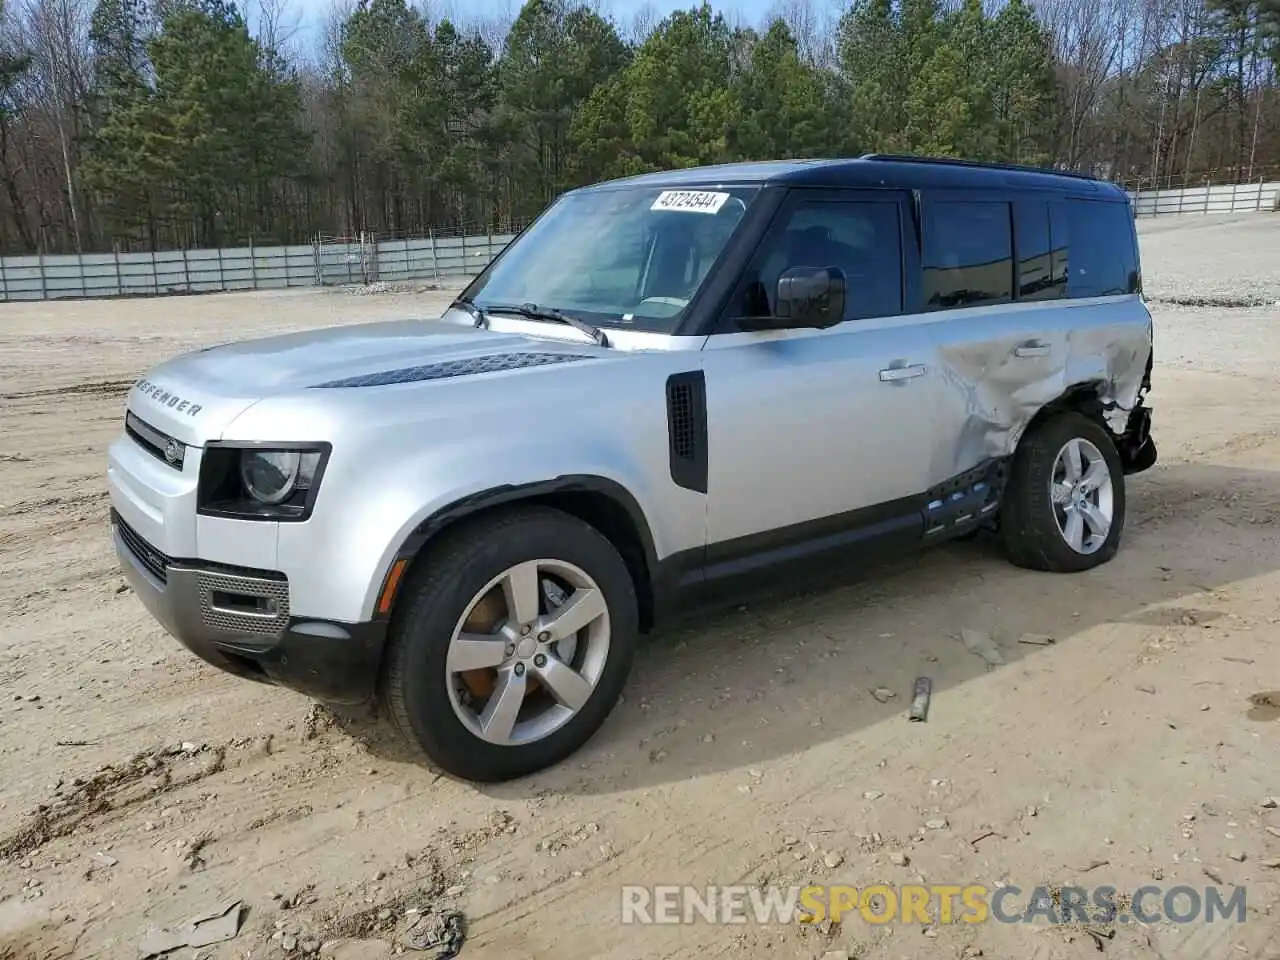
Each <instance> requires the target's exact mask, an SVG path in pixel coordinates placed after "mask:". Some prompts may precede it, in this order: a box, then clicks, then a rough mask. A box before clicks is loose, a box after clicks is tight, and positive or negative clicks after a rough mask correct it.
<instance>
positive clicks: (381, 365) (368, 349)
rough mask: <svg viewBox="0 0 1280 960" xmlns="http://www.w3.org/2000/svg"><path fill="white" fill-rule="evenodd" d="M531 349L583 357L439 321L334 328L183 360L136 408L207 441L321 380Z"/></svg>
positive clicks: (557, 346) (139, 397)
mask: <svg viewBox="0 0 1280 960" xmlns="http://www.w3.org/2000/svg"><path fill="white" fill-rule="evenodd" d="M566 347H568V349H566ZM530 349H533V350H536V351H538V353H540V354H549V353H555V354H564V353H568V354H570V355H573V354H575V353H577V354H578V355H581V353H580V352H579V351H574V350H573V349H572V345H566V344H564V343H561V342H558V341H548V340H534V339H532V338H528V337H523V336H517V335H510V334H498V333H491V332H489V331H487V330H480V329H475V328H472V327H463V326H459V325H458V324H454V323H445V322H441V321H436V320H395V321H389V322H384V323H370V324H357V325H352V326H339V327H327V328H325V329H321V330H307V331H302V332H299V333H290V334H283V335H281V336H276V337H265V338H263V339H260V340H245V341H241V342H238V343H228V344H224V345H222V346H215V347H206V348H205V349H203V350H197V351H196V352H194V353H188V354H184V355H183V356H180V357H176V358H174V359H173V360H170V361H168V362H166V363H163V364H161V365H160V366H158V367H156V368H155V369H153V370H151V371H150V372H149V373H147V374H146V375H145V376H144V377H143V378H142V379H141V380H139V381H138V382H137V383H136V384H134V386H133V389H132V390H131V391H130V393H129V409H131V410H132V411H133V412H134V413H135V414H136V415H137V416H139V417H141V418H142V419H143V420H145V421H147V422H148V423H150V424H151V425H152V426H153V427H155V428H156V429H158V430H162V431H164V432H165V433H167V434H169V435H170V436H173V437H176V438H177V439H179V440H181V441H183V442H184V443H191V444H201V443H203V442H204V441H206V440H212V439H217V438H218V437H220V436H221V435H222V431H223V430H224V429H225V428H226V427H227V425H228V424H230V423H231V421H232V420H234V419H235V418H236V417H237V416H239V415H240V414H241V413H243V412H244V411H245V410H247V409H248V408H249V407H250V406H252V405H253V404H254V403H256V402H257V401H259V400H262V399H264V398H266V397H270V396H276V395H280V394H285V393H293V392H297V391H300V390H305V389H307V388H308V387H317V386H321V385H340V384H341V385H348V384H350V385H355V383H356V382H358V381H359V380H360V379H361V378H370V377H371V376H372V375H374V374H383V373H387V372H390V371H399V370H405V369H407V368H413V367H421V366H424V365H428V364H436V363H441V362H446V361H453V360H466V359H469V358H475V357H492V356H495V355H501V354H509V353H513V352H525V351H528V350H530ZM474 372H477V373H479V372H483V371H482V369H475V370H474ZM375 379H376V378H375ZM371 382H372V381H371Z"/></svg>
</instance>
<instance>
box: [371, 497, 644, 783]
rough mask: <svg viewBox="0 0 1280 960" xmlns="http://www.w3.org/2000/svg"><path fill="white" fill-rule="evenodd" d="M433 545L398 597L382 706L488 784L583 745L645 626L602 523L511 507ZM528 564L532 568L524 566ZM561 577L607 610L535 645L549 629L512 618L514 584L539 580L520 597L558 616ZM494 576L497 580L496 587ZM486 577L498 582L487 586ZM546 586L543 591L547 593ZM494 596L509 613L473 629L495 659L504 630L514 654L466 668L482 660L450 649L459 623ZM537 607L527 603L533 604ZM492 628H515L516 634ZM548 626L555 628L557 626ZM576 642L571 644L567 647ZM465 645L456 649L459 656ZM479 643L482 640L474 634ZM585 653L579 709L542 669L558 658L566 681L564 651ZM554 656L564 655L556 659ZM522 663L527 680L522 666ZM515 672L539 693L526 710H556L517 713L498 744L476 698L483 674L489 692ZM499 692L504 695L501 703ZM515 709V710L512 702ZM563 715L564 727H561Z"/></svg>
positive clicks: (611, 699) (435, 757)
mask: <svg viewBox="0 0 1280 960" xmlns="http://www.w3.org/2000/svg"><path fill="white" fill-rule="evenodd" d="M428 549H429V550H430V553H429V554H428V555H427V556H425V557H423V558H422V561H421V562H418V563H416V564H415V565H414V567H415V568H414V571H413V573H412V574H411V576H410V579H409V580H408V581H407V582H406V583H405V585H404V587H403V588H402V594H401V596H400V597H399V598H397V601H396V608H395V611H394V613H393V615H392V622H391V627H390V631H389V635H388V646H387V653H386V656H385V658H384V668H383V674H382V682H381V684H380V691H379V694H380V700H381V702H382V706H383V708H384V709H385V711H386V713H387V714H388V715H389V716H390V718H391V720H392V722H393V723H394V725H395V726H396V727H397V728H398V730H399V732H400V733H401V735H402V736H404V737H405V739H406V740H408V741H409V742H410V743H411V744H412V745H416V746H417V747H419V748H420V749H421V751H422V753H423V754H424V755H425V758H426V759H427V761H428V762H429V763H430V764H432V765H433V766H435V767H436V768H438V769H439V770H441V771H443V772H445V773H447V774H450V775H452V776H455V777H459V778H462V779H465V780H471V781H475V782H482V783H497V782H502V781H505V780H512V779H515V778H517V777H522V776H526V775H528V774H531V773H534V772H537V771H539V770H542V769H544V768H546V767H550V766H553V765H555V764H557V763H559V762H560V761H562V760H564V759H565V758H566V757H568V756H570V755H571V754H573V753H574V752H576V751H577V750H578V749H579V748H580V747H582V746H583V745H584V744H585V743H586V742H587V741H588V740H589V739H590V738H591V737H592V736H593V735H594V734H595V733H596V731H597V730H598V729H599V728H600V727H601V726H602V725H603V723H604V721H605V719H606V718H607V717H608V716H609V714H610V712H611V711H612V710H613V708H614V706H615V705H616V704H617V702H618V698H619V696H620V695H621V693H622V688H623V686H624V685H625V684H626V681H627V676H628V674H629V673H630V670H631V663H632V660H633V658H634V654H635V646H636V639H637V636H638V632H639V623H638V621H639V617H638V608H637V600H636V592H635V586H634V584H633V582H632V579H631V574H630V573H629V571H628V570H627V566H626V564H625V563H624V562H623V560H622V558H621V556H619V554H618V551H617V550H616V549H615V548H614V547H613V545H612V544H611V543H610V542H609V541H608V540H607V539H606V538H605V537H604V536H603V535H602V534H600V533H599V532H598V531H597V530H596V529H595V528H594V527H592V526H590V525H589V524H587V523H585V522H584V521H582V520H579V519H578V518H576V517H573V516H570V515H569V514H566V513H563V512H561V511H559V510H553V509H550V508H547V507H514V508H509V509H505V510H503V511H502V512H501V513H499V514H495V515H492V516H487V517H484V518H482V519H478V520H476V521H475V522H471V523H466V524H465V525H464V526H462V527H460V528H459V529H456V530H450V531H446V532H445V533H444V534H442V539H441V541H440V542H439V543H438V544H436V545H434V546H433V547H431V548H428ZM534 561H540V562H541V563H542V564H543V566H541V567H535V565H534V564H533V562H534ZM546 564H550V566H546ZM530 569H536V575H537V579H533V575H532V574H530V573H528V571H529V570H530ZM517 570H519V571H525V573H524V574H519V573H516V572H514V571H517ZM561 577H577V578H578V579H579V584H578V585H577V586H574V584H573V583H571V582H570V581H569V580H567V579H561V580H559V581H558V582H559V583H560V584H561V586H560V589H561V590H562V591H563V594H564V595H565V597H566V599H564V600H563V603H564V604H565V609H567V606H568V601H569V600H570V599H572V598H573V597H574V596H577V595H578V594H577V593H576V592H575V591H576V590H582V591H583V593H582V596H583V597H587V598H588V599H590V600H591V603H592V606H591V609H592V610H597V609H599V606H600V605H601V601H602V605H603V608H604V613H603V617H602V618H601V616H599V615H597V618H596V619H594V620H592V621H590V622H589V623H588V624H587V625H586V626H584V627H581V628H579V629H577V631H576V632H574V633H573V634H572V638H571V639H565V640H564V641H563V642H561V643H555V644H554V646H553V647H548V646H544V645H543V644H541V643H535V641H538V640H539V638H541V637H542V636H543V634H542V633H541V632H539V631H540V628H538V627H534V628H533V629H531V630H530V632H529V634H528V635H526V636H521V634H520V633H519V629H520V628H519V627H518V626H514V627H512V626H510V625H509V624H508V625H507V626H502V623H504V622H505V621H506V620H508V619H509V618H508V615H507V611H508V603H507V600H506V597H507V596H509V595H510V594H509V593H508V592H507V590H508V589H509V590H513V591H514V590H516V589H517V587H516V586H515V584H517V583H519V584H523V585H528V584H530V583H536V584H538V587H537V589H536V592H534V593H533V594H529V593H528V592H527V591H522V592H521V596H526V597H528V596H533V597H534V598H535V599H534V601H533V602H534V603H535V604H539V603H540V604H541V605H540V606H539V607H538V608H537V612H538V613H539V614H540V618H541V619H540V620H539V621H538V622H539V623H547V624H550V620H549V619H548V617H549V616H550V613H549V612H548V611H549V607H548V606H546V604H547V603H548V602H549V601H547V600H546V594H545V593H544V591H545V590H546V589H552V590H554V589H555V587H550V588H548V587H546V586H544V581H546V580H547V579H548V578H550V580H551V582H553V583H555V582H557V580H556V578H561ZM504 578H505V579H504ZM584 578H585V579H584ZM584 583H585V584H588V585H587V586H584V585H583V584H584ZM493 584H496V586H490V585H493ZM565 584H567V586H565ZM487 586H490V589H488V590H486V587H487ZM593 588H594V591H595V592H592V590H593ZM494 591H497V593H496V594H495V592H494ZM539 595H541V596H542V600H541V601H539V600H538V599H537V597H538V596H539ZM495 596H496V597H497V598H498V599H497V600H495ZM481 597H483V598H485V599H483V600H481V599H480V598H481ZM493 603H496V604H498V606H497V607H496V608H494V609H497V610H499V611H500V619H498V620H495V621H493V622H494V623H496V624H498V626H497V627H494V628H485V629H480V630H478V631H477V628H474V627H471V626H468V627H467V630H468V632H469V635H470V636H472V637H478V638H479V639H481V640H484V641H485V645H484V649H483V653H482V654H478V655H479V656H481V657H482V658H483V659H484V662H485V663H488V661H489V659H491V655H493V656H496V655H497V654H496V653H495V650H494V648H492V647H490V646H489V645H488V643H489V639H490V637H499V638H500V639H499V640H497V641H496V642H497V644H498V647H500V648H505V651H504V652H505V654H506V658H505V660H504V662H503V664H502V665H499V666H497V667H494V668H492V669H490V668H489V667H483V668H480V669H473V670H469V671H467V672H465V673H461V672H459V673H455V672H454V668H455V667H456V666H457V665H458V664H463V663H471V662H473V661H471V660H464V659H460V658H457V659H455V658H451V655H450V648H451V644H452V642H453V638H454V633H455V629H461V625H462V623H463V622H464V620H463V618H464V615H466V614H467V613H468V610H469V609H472V610H473V612H472V614H471V617H473V618H474V617H475V616H476V613H475V612H474V611H478V610H480V609H481V608H482V607H483V606H484V605H485V604H493ZM579 606H580V607H582V606H583V605H582V604H579ZM531 609H533V608H530V607H529V604H528V602H526V603H525V612H526V613H529V612H530V610H531ZM584 609H585V607H584ZM583 615H584V616H585V615H586V614H583ZM566 619H567V618H566ZM466 622H467V623H472V622H473V620H467V621H466ZM525 622H526V623H529V622H530V621H528V620H527V619H526V621H525ZM602 625H603V626H602ZM562 626H563V624H562ZM570 626H572V625H571V624H570ZM490 629H494V630H499V631H501V630H507V634H506V635H505V639H501V638H502V637H503V635H502V634H501V633H494V632H490ZM512 630H514V631H515V632H514V633H512V632H511V631H512ZM549 633H550V628H549V631H548V634H547V635H549ZM601 638H603V644H604V646H603V648H602V647H601ZM512 641H515V642H512ZM570 643H572V646H573V650H572V651H570V650H569V647H567V646H566V644H570ZM531 644H533V645H534V646H536V647H537V649H539V650H541V651H543V652H542V653H541V654H540V656H541V660H540V661H539V660H537V659H535V658H534V655H533V654H532V653H531V652H530V645H531ZM459 649H460V647H456V648H455V656H457V655H458V650H459ZM471 649H476V650H478V649H480V647H479V645H478V644H476V643H474V642H473V643H472V645H471ZM601 649H603V650H604V652H603V654H601V652H600V651H601ZM557 651H558V653H557ZM579 652H580V653H581V656H582V658H583V663H582V666H581V667H580V668H579V672H577V680H578V681H581V680H582V679H583V678H584V677H587V678H588V680H591V679H594V687H593V688H591V689H590V693H589V695H585V697H582V695H583V691H584V690H586V689H587V688H585V687H583V686H582V685H581V684H580V683H578V682H577V681H575V683H574V684H573V685H572V686H571V687H569V688H568V689H571V692H572V693H573V694H574V696H573V697H572V698H569V700H571V701H572V702H573V704H574V707H575V708H576V712H573V710H572V709H571V708H568V707H565V706H564V704H563V702H562V701H557V700H556V699H555V698H552V696H551V691H552V687H551V686H549V685H544V684H543V683H542V677H543V676H546V675H547V674H546V673H545V672H544V670H545V669H551V668H554V669H555V671H556V672H555V673H554V676H556V677H558V678H559V681H558V682H559V684H560V685H561V686H564V684H565V683H566V682H567V679H572V678H566V674H565V673H564V671H563V670H560V669H559V668H560V667H563V666H565V664H564V663H563V662H562V661H560V660H559V659H558V657H559V656H560V655H561V654H563V655H564V656H566V657H567V658H568V659H569V661H570V666H572V664H573V662H574V659H575V657H577V656H578V655H579ZM522 658H523V659H522ZM552 659H555V662H551V660H552ZM535 663H537V664H538V666H537V668H536V669H535ZM520 670H522V672H521V673H520V674H519V677H523V681H521V680H520V679H519V677H517V674H516V671H520ZM477 677H478V678H479V679H476V678H477ZM485 677H489V680H487V681H486V680H485V679H484V678H485ZM504 677H505V680H504V679H502V678H504ZM535 678H536V680H535ZM504 682H505V683H506V684H508V685H509V686H508V687H507V688H506V689H507V690H508V692H513V691H515V690H516V689H517V685H518V684H523V686H521V687H520V688H521V689H527V690H528V691H529V693H528V694H527V696H526V701H527V702H526V704H525V708H522V709H527V710H532V709H533V708H534V707H536V706H538V704H539V703H541V700H538V699H537V698H539V697H541V698H543V699H545V700H546V702H547V707H548V712H547V719H546V720H545V721H542V726H541V727H539V726H537V725H536V724H534V725H533V726H530V725H529V724H526V725H525V727H521V726H520V724H519V723H517V724H516V726H514V727H512V728H511V731H512V734H511V736H510V737H508V738H507V740H506V742H491V741H490V740H487V739H485V737H484V736H483V733H484V731H485V729H489V728H484V727H483V726H482V716H483V713H482V711H481V710H480V705H479V704H477V703H475V702H472V701H473V700H474V698H473V696H472V694H473V689H474V687H475V685H476V684H480V686H482V687H483V686H484V684H485V683H490V684H492V686H491V687H490V688H489V690H490V693H489V695H488V700H486V701H485V702H488V701H489V700H493V698H494V697H495V696H497V691H498V690H500V689H503V688H502V684H503V683H504ZM500 701H501V698H499V701H494V702H500ZM565 710H570V713H571V714H572V715H571V716H570V717H569V718H568V719H564V716H565V713H564V712H565ZM500 713H503V711H501V710H498V711H495V716H496V714H500ZM521 715H522V716H524V715H525V714H521ZM507 716H514V714H510V713H509V712H508V713H507ZM464 717H465V718H466V719H464ZM469 723H471V724H472V725H470V726H469V725H468V724H469ZM556 723H560V725H559V726H555V724H556ZM544 727H545V728H546V729H547V730H549V731H550V732H547V733H545V734H543V735H541V736H538V737H535V738H533V739H525V740H524V741H519V738H518V737H517V736H516V735H517V734H518V733H519V732H520V731H521V730H522V729H526V728H527V729H528V730H533V731H534V732H535V733H536V732H537V731H539V730H541V729H543V728H544ZM553 727H554V729H552V728H553ZM497 728H498V729H501V728H502V724H501V723H499V724H497ZM517 741H519V742H517Z"/></svg>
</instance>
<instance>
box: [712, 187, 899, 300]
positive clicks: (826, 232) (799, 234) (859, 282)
mask: <svg viewBox="0 0 1280 960" xmlns="http://www.w3.org/2000/svg"><path fill="white" fill-rule="evenodd" d="M792 267H837V268H838V269H839V270H840V271H841V272H842V273H843V274H844V279H845V291H846V293H845V308H844V316H843V317H842V319H843V320H867V319H871V318H873V317H892V316H897V315H898V314H900V313H902V228H901V224H900V223H899V220H898V204H897V203H896V202H895V201H892V200H888V201H884V200H813V201H805V202H802V203H799V204H797V205H795V206H794V207H792V208H791V210H790V211H789V212H786V213H784V214H783V217H782V220H781V222H779V223H777V224H775V225H774V226H773V228H772V229H771V230H770V232H769V233H768V235H766V237H765V239H764V241H763V242H762V243H761V245H760V248H759V249H758V250H757V251H756V255H755V257H754V258H753V259H752V261H751V265H750V266H749V267H748V276H747V283H746V286H745V290H744V292H743V296H742V300H741V302H740V303H739V304H738V305H737V311H738V315H739V316H772V315H773V313H774V310H775V308H776V306H777V304H776V303H775V299H776V297H777V291H778V278H779V277H780V276H782V273H783V272H784V271H785V270H789V269H791V268H792Z"/></svg>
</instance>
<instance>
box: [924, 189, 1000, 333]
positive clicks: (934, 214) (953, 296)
mask: <svg viewBox="0 0 1280 960" xmlns="http://www.w3.org/2000/svg"><path fill="white" fill-rule="evenodd" d="M924 299H925V307H926V309H929V310H944V309H947V308H949V307H977V306H983V305H986V304H993V303H1008V302H1009V301H1010V300H1012V299H1013V236H1012V231H1011V229H1010V226H1009V204H1007V203H999V202H985V201H973V200H966V201H933V202H926V204H925V211H924Z"/></svg>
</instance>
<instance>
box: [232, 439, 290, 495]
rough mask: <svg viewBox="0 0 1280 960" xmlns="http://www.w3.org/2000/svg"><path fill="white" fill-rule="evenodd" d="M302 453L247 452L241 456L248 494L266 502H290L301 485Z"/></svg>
mask: <svg viewBox="0 0 1280 960" xmlns="http://www.w3.org/2000/svg"><path fill="white" fill-rule="evenodd" d="M301 462H302V454H300V453H298V452H297V451H294V450H268V451H261V452H260V451H258V450H246V451H245V452H244V453H242V454H241V455H240V479H241V480H242V481H244V489H245V492H247V493H248V494H249V496H251V497H253V499H255V500H261V501H262V502H263V503H280V502H282V501H284V500H287V499H289V494H291V493H293V491H294V489H295V487H296V486H297V484H298V465H299V464H300V463H301Z"/></svg>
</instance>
